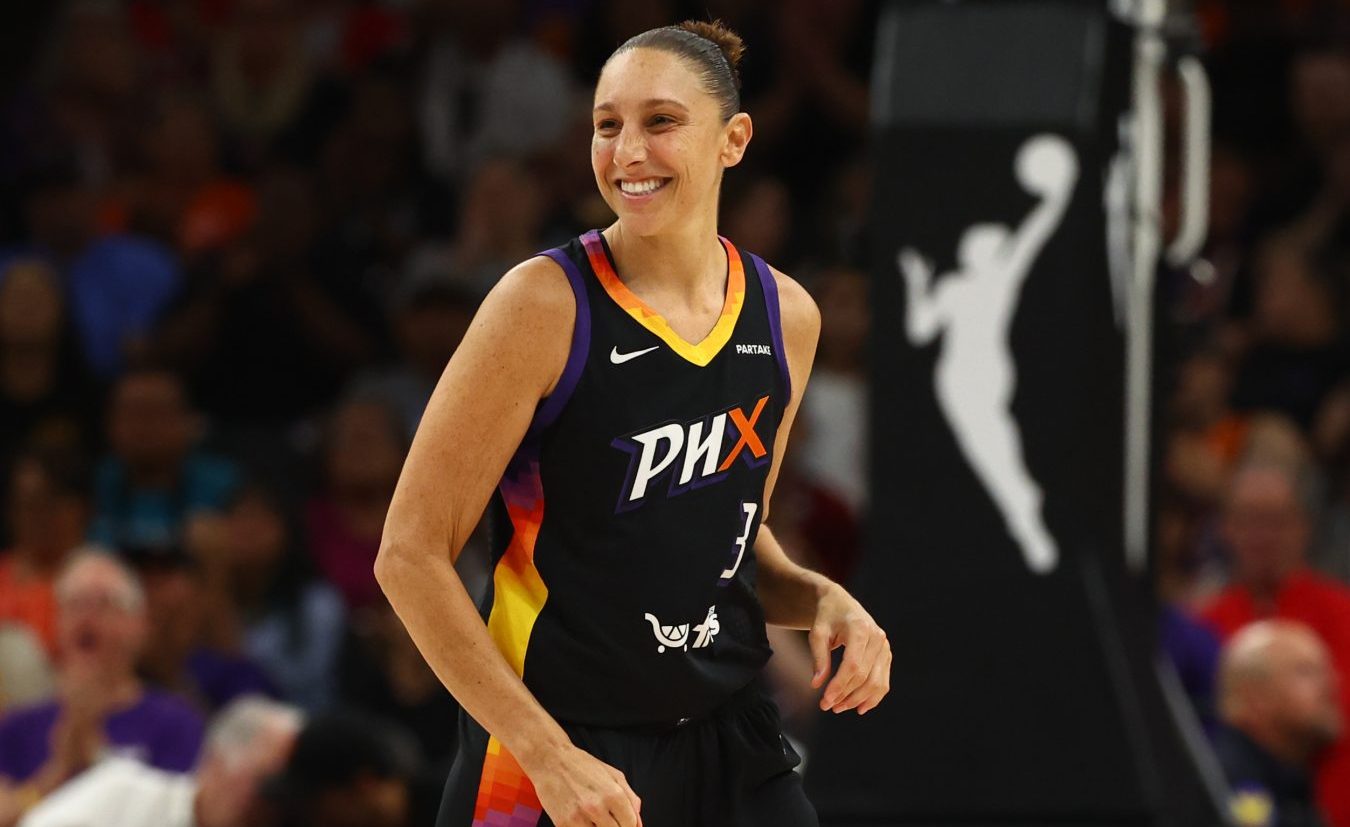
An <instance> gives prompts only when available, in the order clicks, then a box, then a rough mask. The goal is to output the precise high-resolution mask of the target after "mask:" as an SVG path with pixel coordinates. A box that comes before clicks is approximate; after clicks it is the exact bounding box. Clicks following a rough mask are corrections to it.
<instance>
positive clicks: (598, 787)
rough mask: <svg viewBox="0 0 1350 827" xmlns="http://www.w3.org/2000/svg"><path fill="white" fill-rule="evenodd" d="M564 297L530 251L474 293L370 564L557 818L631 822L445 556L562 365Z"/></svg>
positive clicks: (568, 304) (567, 325) (627, 809)
mask: <svg viewBox="0 0 1350 827" xmlns="http://www.w3.org/2000/svg"><path fill="white" fill-rule="evenodd" d="M575 317H576V305H575V299H574V298H573V294H572V290H571V287H570V285H569V284H568V282H567V280H566V278H565V276H564V275H563V273H562V271H561V268H559V266H558V265H557V264H556V263H554V262H553V261H552V260H550V259H546V258H534V259H530V260H529V261H527V262H525V263H523V264H521V265H519V266H517V267H515V268H514V269H512V270H511V271H510V272H508V273H507V274H506V275H505V276H503V278H502V280H501V282H500V283H499V284H498V285H497V287H496V288H494V289H493V291H492V292H491V293H490V294H489V295H488V297H487V299H486V300H485V301H484V302H483V306H482V308H481V309H480V310H479V312H478V315H477V316H476V317H475V319H474V321H473V324H472V325H471V326H470V328H469V331H468V333H467V334H466V335H465V337H464V341H463V343H462V344H461V345H460V347H459V349H458V350H456V351H455V355H454V357H453V358H452V359H451V360H450V364H449V365H448V366H447V367H446V369H445V373H444V374H443V375H442V376H441V380H440V382H439V384H438V385H437V387H436V390H435V392H434V393H433V394H432V397H431V401H430V402H429V403H428V405H427V409H426V413H425V414H424V415H423V418H422V422H421V425H420V426H419V427H418V430H417V435H416V436H415V437H414V439H413V443H412V447H411V448H410V450H409V452H408V458H407V461H406V462H405V464H404V466H403V473H402V474H401V476H400V477H399V482H398V487H397V488H396V489H395V491H394V498H393V502H392V503H391V504H390V507H389V516H388V518H387V520H386V522H385V527H384V537H383V540H382V542H381V544H380V552H379V557H378V559H377V560H376V562H375V576H376V578H377V579H378V580H379V583H380V586H381V587H382V588H383V589H384V591H385V594H386V595H388V597H389V602H390V604H391V605H392V606H393V607H394V611H395V612H396V613H397V614H398V616H399V618H400V619H401V620H402V621H403V624H404V626H406V627H407V629H408V633H409V635H411V637H412V639H413V641H414V642H415V643H416V644H417V648H418V650H419V651H421V653H422V656H423V657H425V658H426V659H427V662H428V663H429V664H430V665H431V668H432V670H433V671H435V673H436V675H437V677H439V678H440V680H441V682H442V683H443V684H445V686H446V688H447V689H449V690H450V693H451V694H452V695H454V696H455V698H456V700H458V701H459V703H460V705H461V706H463V707H464V709H465V710H466V711H467V712H468V713H469V714H470V715H472V716H473V717H474V719H475V720H476V721H478V722H479V723H480V724H482V726H483V727H484V728H485V729H487V730H488V732H490V733H492V735H494V736H495V737H496V738H497V740H498V741H500V742H501V744H502V745H503V746H504V747H505V748H506V749H507V751H509V752H510V753H511V754H512V755H513V756H515V758H516V760H517V761H518V762H519V764H520V766H521V768H522V769H523V770H524V772H525V774H526V775H527V776H528V777H529V778H530V780H531V781H532V782H533V783H534V786H535V790H536V792H537V793H538V795H539V799H540V802H541V803H542V804H543V805H544V809H545V811H546V812H548V814H549V815H550V816H551V817H552V818H553V820H554V821H555V822H556V823H558V824H560V825H564V824H565V825H571V824H587V825H589V824H591V823H592V822H596V821H598V822H599V823H608V821H606V819H608V818H610V817H612V818H613V819H614V820H615V821H616V822H617V823H618V824H620V825H624V827H629V825H634V824H638V823H640V820H639V818H638V816H637V812H638V809H639V807H640V802H639V801H638V799H637V796H636V795H634V794H633V792H632V790H631V789H630V788H629V786H628V785H627V783H626V782H625V781H624V779H623V775H622V774H621V773H619V772H618V771H617V770H615V769H613V768H612V767H608V766H606V765H605V764H602V763H601V762H600V761H598V760H596V759H594V758H592V757H591V756H589V755H587V754H586V753H584V752H583V751H581V750H580V749H577V748H576V747H574V746H573V745H572V743H571V741H570V740H569V739H568V737H567V734H566V733H565V732H564V731H563V729H562V728H561V727H560V726H559V725H558V723H557V722H556V721H554V720H553V718H552V717H550V716H549V714H548V713H547V712H546V711H545V710H544V709H543V707H541V706H540V705H539V702H538V701H537V700H535V698H534V696H533V695H532V694H531V693H530V691H529V690H528V689H526V687H525V685H524V683H522V681H521V679H520V676H518V675H517V674H516V672H515V671H514V670H513V669H512V668H511V666H510V665H508V663H507V662H506V659H505V658H504V657H503V656H502V655H501V653H500V652H499V651H498V649H497V646H496V645H495V644H494V643H493V640H492V638H491V637H490V636H489V634H488V631H487V627H486V626H485V625H484V623H483V620H482V618H481V617H480V616H479V614H478V610H477V608H476V607H475V606H474V604H473V602H472V600H471V599H470V597H469V595H468V593H467V592H466V591H465V589H464V585H463V583H462V582H461V581H460V579H459V576H458V575H457V574H456V573H455V570H454V567H453V565H452V564H453V561H454V558H455V557H457V556H458V554H459V551H460V549H461V548H462V547H463V546H464V543H465V541H466V540H467V539H468V537H469V535H470V534H471V533H472V532H473V529H474V526H475V525H476V524H477V523H478V520H479V517H480V516H481V514H482V513H483V509H484V508H485V507H486V505H487V502H488V499H489V498H490V497H491V495H492V491H493V489H494V488H495V487H496V485H497V483H498V481H499V480H500V479H501V475H502V472H503V471H504V470H505V468H506V465H507V462H508V461H509V460H510V458H511V456H512V454H513V453H514V452H515V450H516V448H517V447H518V446H519V444H520V441H521V439H522V438H523V437H524V435H525V432H526V430H527V428H528V427H529V424H530V420H531V419H532V417H533V416H534V412H535V409H536V407H537V406H538V403H539V400H540V399H541V398H543V397H545V396H547V395H548V394H549V393H550V392H552V390H553V387H554V385H555V384H556V383H557V381H558V379H559V377H560V376H561V375H562V372H563V368H564V366H565V364H566V361H567V354H568V351H569V347H570V342H571V335H572V326H573V324H574V320H575Z"/></svg>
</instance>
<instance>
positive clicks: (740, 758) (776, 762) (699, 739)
mask: <svg viewBox="0 0 1350 827" xmlns="http://www.w3.org/2000/svg"><path fill="white" fill-rule="evenodd" d="M563 728H564V729H565V730H566V731H567V734H568V735H569V736H570V737H571V738H572V742H573V743H574V744H576V745H577V746H578V747H580V748H582V749H584V750H586V751H587V752H589V753H590V754H592V755H594V756H595V757H596V758H599V759H600V760H601V761H604V762H605V763H607V764H609V765H610V766H612V767H615V768H617V769H618V770H620V771H621V772H622V773H623V774H624V777H625V778H627V780H628V784H629V786H631V787H632V788H633V791H634V792H636V793H637V794H638V797H639V798H641V799H642V823H643V827H818V825H819V821H818V820H817V818H816V812H815V809H814V808H813V807H812V806H811V804H810V802H809V801H807V800H806V795H805V793H804V792H803V791H802V784H801V778H800V776H798V775H797V773H795V772H793V767H795V766H797V764H798V763H800V760H801V759H800V758H799V757H798V756H797V753H796V752H795V751H794V750H793V749H792V747H791V746H789V745H788V742H787V740H786V739H785V738H784V737H783V734H782V722H781V720H780V719H779V715H778V708H777V707H776V706H775V705H774V703H773V701H771V700H770V699H769V698H768V697H767V696H766V695H765V694H764V692H763V690H762V689H761V688H760V687H759V686H758V685H757V684H751V686H749V687H746V688H745V689H743V690H741V691H740V692H739V693H738V694H737V695H736V696H734V697H733V698H732V699H731V700H729V701H728V702H727V703H726V704H724V705H723V706H722V707H720V708H719V709H717V710H716V711H714V712H713V713H712V714H710V715H708V716H706V717H703V718H699V719H694V720H687V721H683V722H680V723H674V724H672V725H670V726H669V727H658V728H652V729H643V730H636V729H623V730H616V729H601V728H596V727H587V726H578V725H573V724H567V723H564V724H563ZM459 736H460V741H459V752H458V755H457V756H456V758H455V762H454V765H453V766H452V767H451V770H450V777H449V779H448V780H447V781H446V786H445V795H444V797H443V798H442V800H441V808H440V815H439V816H438V818H437V820H436V824H437V827H552V825H553V821H552V820H551V819H550V818H549V817H548V815H547V814H545V813H543V812H542V809H541V808H540V806H539V800H538V798H536V797H535V795H534V791H533V786H532V785H531V784H530V783H529V781H528V780H527V779H526V778H525V776H524V774H523V773H522V772H521V771H520V767H519V766H518V765H517V764H516V763H515V761H514V759H512V758H511V756H510V755H509V753H506V752H505V750H503V749H502V748H501V746H500V744H498V742H497V741H496V739H494V738H491V737H489V735H488V733H487V732H486V731H485V730H484V729H483V728H482V727H481V726H479V725H478V723H477V722H475V721H474V720H473V719H472V718H470V717H469V716H468V715H467V714H464V713H461V715H460V733H459Z"/></svg>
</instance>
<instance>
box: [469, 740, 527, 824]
mask: <svg viewBox="0 0 1350 827" xmlns="http://www.w3.org/2000/svg"><path fill="white" fill-rule="evenodd" d="M543 814H544V808H543V806H542V805H541V804H540V803H539V796H538V794H536V793H535V791H534V784H533V783H531V781H530V779H529V778H527V777H526V776H525V771H524V770H522V769H521V768H520V764H518V763H517V762H516V758H515V756H513V755H512V754H511V753H510V752H508V751H507V749H506V747H504V746H502V744H501V742H500V741H498V740H497V738H496V736H493V737H491V738H489V739H488V745H487V755H485V756H483V777H482V779H481V780H480V781H479V782H478V800H477V801H476V802H475V803H474V807H473V827H535V825H537V824H538V823H539V817H540V816H542V815H543Z"/></svg>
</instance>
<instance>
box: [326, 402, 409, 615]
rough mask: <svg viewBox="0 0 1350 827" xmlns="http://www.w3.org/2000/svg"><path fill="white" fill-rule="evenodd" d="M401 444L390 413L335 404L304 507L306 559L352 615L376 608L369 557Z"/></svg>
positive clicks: (370, 405) (373, 406)
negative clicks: (314, 485)
mask: <svg viewBox="0 0 1350 827" xmlns="http://www.w3.org/2000/svg"><path fill="white" fill-rule="evenodd" d="M406 443H407V440H406V438H405V436H404V433H403V427H402V424H401V423H400V421H399V419H398V416H397V414H395V413H394V412H393V411H392V410H390V409H389V408H388V407H387V406H386V405H384V404H383V403H381V402H378V401H375V400H370V399H363V398H356V399H350V400H348V401H346V402H343V403H341V404H339V405H338V407H337V409H336V410H335V411H334V412H333V414H332V416H331V417H330V419H329V421H328V427H327V430H326V433H325V435H324V442H323V447H322V450H321V451H320V455H319V464H320V469H319V470H320V474H321V482H320V488H319V491H318V492H317V494H316V495H315V496H314V497H313V498H312V499H311V500H310V501H309V503H308V504H307V506H306V508H305V528H306V530H307V533H308V535H309V544H310V552H311V553H312V554H313V555H314V562H315V563H316V564H317V565H318V568H319V571H320V572H321V573H322V574H323V575H324V577H326V578H327V579H328V581H329V582H331V583H332V584H333V585H334V586H336V587H337V589H338V591H339V592H341V593H342V596H343V598H344V599H345V600H346V602H347V608H348V609H350V610H353V611H356V610H360V609H364V608H367V607H370V606H375V605H377V604H379V603H380V602H382V601H383V599H384V598H383V596H382V594H381V592H380V588H379V585H378V584H377V583H376V582H375V574H374V566H375V556H376V554H377V553H378V552H379V549H380V535H381V532H382V531H383V530H384V518H385V515H386V514H387V513H388V511H389V500H390V498H392V497H393V495H394V485H395V484H396V483H397V482H398V475H399V471H400V469H401V468H402V465H403V456H404V453H405V451H406V450H407V444H406Z"/></svg>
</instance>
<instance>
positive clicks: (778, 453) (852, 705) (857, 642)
mask: <svg viewBox="0 0 1350 827" xmlns="http://www.w3.org/2000/svg"><path fill="white" fill-rule="evenodd" d="M774 276H775V280H776V281H777V283H778V299H779V305H780V307H781V311H782V320H783V345H784V348H785V349H786V350H787V363H788V372H789V374H790V376H791V379H792V388H793V394H792V399H791V400H790V401H789V403H788V407H787V410H786V411H785V412H784V414H783V421H782V422H781V423H780V424H779V426H778V435H777V437H776V439H775V440H774V451H773V465H772V467H771V468H770V469H769V479H768V481H767V482H766V483H765V486H764V524H763V525H761V526H760V529H759V534H758V536H757V537H756V538H755V549H754V550H755V565H756V569H757V583H758V586H757V591H758V594H759V601H760V605H761V606H763V608H764V616H765V619H766V620H768V622H769V623H770V624H772V625H775V626H785V627H788V628H792V629H808V630H810V634H809V635H808V636H807V639H808V641H809V642H810V645H811V657H812V660H813V661H814V662H815V674H814V675H813V676H812V679H811V685H812V686H815V687H819V686H821V685H823V684H824V683H825V681H826V680H828V679H829V677H830V652H832V651H833V650H835V649H837V648H839V647H840V646H842V647H844V659H843V661H842V662H841V663H840V665H839V671H838V672H837V673H835V675H834V679H833V680H830V682H829V685H828V686H826V688H825V693H824V695H822V696H821V699H820V708H821V709H828V710H832V711H834V712H845V711H847V710H850V709H857V710H858V714H860V715H861V714H865V713H867V712H870V711H871V710H872V709H873V708H875V707H876V705H877V704H879V703H881V699H882V698H883V697H885V696H886V693H887V692H889V691H890V688H891V645H890V643H889V642H888V641H887V640H886V633H885V632H884V631H882V629H881V627H880V626H878V625H877V623H876V621H875V620H873V619H872V616H871V615H870V614H868V613H867V610H866V609H864V608H863V607H862V604H860V603H859V602H858V601H857V600H855V599H854V598H853V597H852V595H850V594H849V593H848V592H846V591H845V590H844V587H843V586H840V585H839V584H838V583H835V582H833V581H831V580H830V579H829V578H827V577H825V576H824V575H822V574H819V573H817V572H813V571H811V570H810V569H806V568H803V567H801V566H799V565H797V564H796V563H794V562H792V561H791V560H790V559H788V556H787V554H785V553H784V552H783V547H782V546H781V545H779V543H778V540H777V539H776V538H775V537H774V536H773V531H772V530H771V529H770V527H769V525H768V519H769V504H770V501H771V497H772V495H773V488H774V484H775V483H776V482H777V481H778V472H779V470H780V469H781V467H782V461H783V454H784V452H785V451H786V450H787V441H788V432H789V431H791V430H792V423H793V421H794V420H795V419H796V417H797V411H798V409H799V408H800V406H801V400H802V395H803V393H804V392H805V390H806V380H807V378H808V377H810V375H811V364H812V362H813V361H814V360H815V355H816V341H817V339H818V338H819V336H820V311H819V310H818V309H817V308H816V303H815V302H814V301H813V300H812V299H811V296H810V295H809V294H807V292H806V290H804V289H803V288H802V286H801V285H799V284H798V283H797V282H795V281H793V280H792V279H790V278H788V277H787V276H785V275H783V274H782V273H780V272H778V271H777V270H775V271H774Z"/></svg>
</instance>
